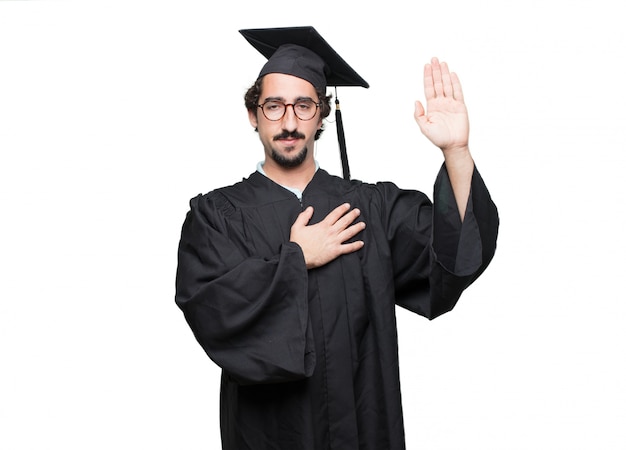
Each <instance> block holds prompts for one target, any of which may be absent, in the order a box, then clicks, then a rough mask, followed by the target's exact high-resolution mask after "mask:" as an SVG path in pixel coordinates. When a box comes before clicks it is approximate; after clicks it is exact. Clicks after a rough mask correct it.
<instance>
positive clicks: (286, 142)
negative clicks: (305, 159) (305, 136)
mask: <svg viewBox="0 0 626 450" xmlns="http://www.w3.org/2000/svg"><path fill="white" fill-rule="evenodd" d="M299 141H300V139H299V138H287V139H278V142H280V143H282V144H283V145H286V146H293V145H295V144H296V143H298V142H299Z"/></svg>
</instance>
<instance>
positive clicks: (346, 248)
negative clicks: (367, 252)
mask: <svg viewBox="0 0 626 450" xmlns="http://www.w3.org/2000/svg"><path fill="white" fill-rule="evenodd" d="M364 245H365V243H364V242H363V241H354V242H348V243H347V244H342V245H341V247H339V251H340V254H342V255H346V254H348V253H354V252H356V251H357V250H360V249H362V248H363V246H364Z"/></svg>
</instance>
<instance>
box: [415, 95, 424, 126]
mask: <svg viewBox="0 0 626 450" xmlns="http://www.w3.org/2000/svg"><path fill="white" fill-rule="evenodd" d="M425 113H426V111H425V110H424V106H423V105H422V102H420V101H419V100H417V101H416V102H415V112H414V113H413V117H415V121H416V122H417V124H418V125H421V122H423V121H424V120H425V119H426V116H425Z"/></svg>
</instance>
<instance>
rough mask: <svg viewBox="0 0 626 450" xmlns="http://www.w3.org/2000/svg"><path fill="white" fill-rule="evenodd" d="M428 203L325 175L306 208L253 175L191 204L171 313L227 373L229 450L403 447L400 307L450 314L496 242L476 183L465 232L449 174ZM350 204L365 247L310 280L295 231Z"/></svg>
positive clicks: (418, 196) (224, 395)
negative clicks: (304, 219)
mask: <svg viewBox="0 0 626 450" xmlns="http://www.w3.org/2000/svg"><path fill="white" fill-rule="evenodd" d="M434 199H435V202H434V207H433V204H432V203H431V202H430V200H429V199H428V198H427V197H426V196H425V195H424V194H423V193H421V192H417V191H407V190H401V189H398V188H397V187H396V186H395V185H394V184H392V183H378V184H365V183H361V182H359V181H354V180H353V181H345V180H343V179H341V178H339V177H335V176H331V175H329V174H328V173H327V172H325V171H324V170H321V169H320V170H318V171H317V172H316V174H315V176H314V177H313V179H312V181H311V182H310V183H309V185H308V186H307V187H306V190H305V191H304V193H303V196H302V201H299V200H298V198H297V197H296V196H295V195H294V194H293V193H291V192H290V191H288V190H286V189H284V188H282V187H281V186H279V185H277V184H275V183H274V182H272V181H271V180H270V179H268V178H266V177H265V176H263V175H262V174H260V173H258V172H255V173H253V174H252V175H251V176H250V177H249V178H247V179H244V180H243V181H242V182H240V183H237V184H235V185H233V186H229V187H226V188H221V189H218V190H215V191H213V192H210V193H208V194H206V195H199V196H198V197H196V198H194V199H192V200H191V209H190V211H189V213H188V214H187V217H186V219H185V223H184V225H183V229H182V235H181V240H180V247H179V255H178V257H179V265H178V271H177V279H176V302H177V304H178V306H179V307H180V308H181V309H182V311H183V312H184V315H185V318H186V320H187V322H188V323H189V325H190V327H191V329H192V330H193V332H194V335H195V337H196V339H197V340H198V342H199V343H200V345H201V346H202V347H203V348H204V350H205V351H206V353H207V354H208V355H209V357H210V358H211V359H212V360H213V361H214V362H215V363H216V364H218V365H219V366H220V367H221V368H222V383H221V402H220V403H221V406H220V413H221V432H222V442H223V449H227V450H234V449H236V450H248V449H254V450H266V449H267V450H269V449H272V450H278V449H281V450H300V449H303V450H304V449H307V450H309V449H311V450H313V449H315V450H322V449H324V450H326V449H333V450H335V449H336V450H339V449H350V450H356V449H360V450H368V449H371V450H384V449H390V450H397V449H404V448H405V444H404V428H403V420H402V407H401V401H400V382H399V371H398V348H397V334H396V319H395V309H394V308H395V306H394V305H395V304H398V305H400V306H403V307H405V308H408V309H409V310H411V311H414V312H416V313H418V314H420V315H423V316H425V317H427V318H429V319H432V318H434V317H436V316H439V315H440V314H443V313H445V312H447V311H449V310H451V309H452V308H453V307H454V305H455V304H456V302H457V300H458V298H459V296H460V295H461V292H462V291H463V290H464V289H465V288H466V287H467V286H468V285H469V284H471V283H472V282H473V281H474V280H475V279H476V277H478V275H479V274H480V273H481V272H482V271H483V270H484V269H485V267H486V266H487V264H488V263H489V262H490V260H491V258H492V257H493V254H494V251H495V243H496V234H497V229H498V216H497V211H496V207H495V205H494V204H493V202H492V201H491V198H490V196H489V193H488V191H487V189H486V187H485V185H484V183H483V181H482V179H481V177H480V175H479V174H478V172H477V171H474V175H473V181H472V189H471V195H470V200H469V202H468V207H467V212H466V216H465V220H464V221H463V223H461V221H460V219H459V213H458V210H457V206H456V202H455V199H454V196H453V193H452V188H451V185H450V182H449V179H448V176H447V172H446V170H445V166H444V167H443V168H442V169H441V171H440V173H439V176H438V177H437V181H436V183H435V194H434ZM344 202H349V203H350V204H351V205H352V206H353V207H358V208H359V209H360V210H361V216H360V218H359V220H363V221H365V223H366V225H367V226H366V228H365V230H364V231H363V232H361V233H360V235H359V236H358V239H362V240H363V241H364V242H365V246H364V247H363V248H362V249H361V250H359V251H358V252H355V253H352V254H348V255H344V256H341V257H339V258H338V259H336V260H334V261H332V262H331V263H329V264H327V265H325V266H323V267H320V268H317V269H313V270H309V271H307V269H306V268H305V264H304V257H303V254H302V251H301V249H300V247H299V246H298V245H297V244H295V243H292V242H289V234H290V228H291V225H292V224H293V223H294V221H295V219H296V217H297V215H298V214H299V213H300V212H301V211H302V210H303V208H305V207H307V206H309V205H312V206H313V207H314V210H315V212H314V215H313V218H312V220H311V222H310V223H311V224H312V223H316V222H319V221H320V220H322V219H323V218H324V217H325V216H326V215H327V214H328V213H329V212H330V211H331V210H333V209H334V208H335V207H337V206H338V205H340V204H342V203H344Z"/></svg>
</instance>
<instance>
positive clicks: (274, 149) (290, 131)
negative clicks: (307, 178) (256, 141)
mask: <svg viewBox="0 0 626 450" xmlns="http://www.w3.org/2000/svg"><path fill="white" fill-rule="evenodd" d="M305 99H311V100H313V101H314V102H315V103H317V102H318V101H319V99H318V98H317V93H316V92H315V88H314V87H313V85H312V84H311V83H309V82H308V81H305V80H303V79H301V78H298V77H294V76H292V75H285V74H280V73H270V74H267V75H265V77H264V78H263V90H262V92H261V95H260V96H259V104H263V103H265V102H267V101H268V100H277V101H280V102H283V103H286V104H290V103H295V102H297V101H299V100H305ZM248 114H249V118H250V123H251V124H252V126H253V127H255V128H257V130H258V132H259V138H260V139H261V142H262V143H263V148H264V150H265V159H266V162H267V161H269V160H270V159H271V160H273V161H274V162H275V163H276V164H278V165H279V166H281V167H283V168H289V167H297V166H299V165H300V164H302V162H304V161H305V160H307V158H313V152H312V149H313V146H314V141H315V133H316V132H317V130H318V129H319V128H320V127H321V126H322V119H321V117H320V112H319V108H318V110H317V112H316V113H315V116H314V117H313V118H312V119H310V120H301V119H299V118H298V117H296V115H295V114H294V111H293V108H292V107H291V106H288V107H287V108H286V111H285V115H284V116H283V117H282V119H280V120H276V121H272V120H269V119H267V118H266V117H265V116H264V115H263V112H262V111H261V108H258V110H257V111H256V112H249V113H248Z"/></svg>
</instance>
